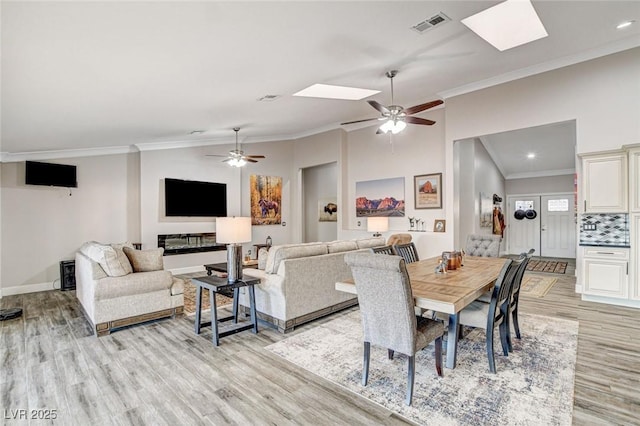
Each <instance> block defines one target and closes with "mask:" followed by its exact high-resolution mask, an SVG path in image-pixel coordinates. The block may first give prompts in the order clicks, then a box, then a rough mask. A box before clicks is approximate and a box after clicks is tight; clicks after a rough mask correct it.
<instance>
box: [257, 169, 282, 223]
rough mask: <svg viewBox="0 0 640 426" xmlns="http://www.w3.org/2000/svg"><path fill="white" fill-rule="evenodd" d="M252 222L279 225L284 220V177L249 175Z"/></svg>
mask: <svg viewBox="0 0 640 426" xmlns="http://www.w3.org/2000/svg"><path fill="white" fill-rule="evenodd" d="M249 192H250V193H251V224H252V225H279V224H280V223H281V222H282V178H281V177H280V176H261V175H251V176H249Z"/></svg>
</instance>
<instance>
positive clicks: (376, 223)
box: [367, 217, 389, 232]
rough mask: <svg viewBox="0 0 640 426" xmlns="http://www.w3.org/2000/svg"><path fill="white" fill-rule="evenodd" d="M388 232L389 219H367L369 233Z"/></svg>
mask: <svg viewBox="0 0 640 426" xmlns="http://www.w3.org/2000/svg"><path fill="white" fill-rule="evenodd" d="M388 230H389V218H388V217H370V218H368V219H367V232H387V231H388Z"/></svg>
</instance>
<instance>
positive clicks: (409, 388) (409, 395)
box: [405, 355, 416, 405]
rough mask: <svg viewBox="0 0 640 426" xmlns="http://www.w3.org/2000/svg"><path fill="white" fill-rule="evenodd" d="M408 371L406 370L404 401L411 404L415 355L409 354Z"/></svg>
mask: <svg viewBox="0 0 640 426" xmlns="http://www.w3.org/2000/svg"><path fill="white" fill-rule="evenodd" d="M408 367H409V368H408V369H407V370H408V372H407V399H406V401H405V403H406V404H407V405H411V400H412V399H413V381H414V379H415V375H416V357H415V355H414V356H410V357H409V360H408Z"/></svg>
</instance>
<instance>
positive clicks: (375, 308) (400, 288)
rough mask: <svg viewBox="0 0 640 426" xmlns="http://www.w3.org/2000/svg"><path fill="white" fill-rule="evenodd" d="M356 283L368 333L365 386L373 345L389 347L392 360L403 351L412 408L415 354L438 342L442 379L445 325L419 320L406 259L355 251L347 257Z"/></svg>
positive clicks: (437, 358) (366, 336)
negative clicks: (397, 353) (405, 357)
mask: <svg viewBox="0 0 640 426" xmlns="http://www.w3.org/2000/svg"><path fill="white" fill-rule="evenodd" d="M344 259H345V262H346V263H347V265H349V266H350V267H351V272H352V274H353V278H354V281H355V284H356V291H357V293H358V302H359V304H360V314H361V318H362V327H363V331H364V360H363V368H362V385H363V386H366V385H367V381H368V379H369V361H370V355H371V345H372V344H373V345H375V346H380V347H383V348H387V350H388V353H389V357H390V358H393V353H394V352H399V353H401V354H404V355H406V356H407V357H408V372H407V395H406V400H405V403H406V404H407V405H411V400H412V398H413V384H414V379H415V354H416V352H418V351H420V350H422V349H424V348H426V347H427V346H428V345H429V343H430V342H432V341H434V340H435V357H436V359H435V361H436V371H437V374H438V376H442V335H443V334H444V326H443V324H441V323H439V322H437V321H433V320H431V319H428V318H417V317H416V316H415V314H414V311H413V306H414V300H413V293H412V292H411V282H410V281H409V275H408V274H407V269H406V266H405V262H404V260H402V258H401V257H399V256H380V255H377V254H373V253H364V252H351V253H347V254H346V255H345V258H344Z"/></svg>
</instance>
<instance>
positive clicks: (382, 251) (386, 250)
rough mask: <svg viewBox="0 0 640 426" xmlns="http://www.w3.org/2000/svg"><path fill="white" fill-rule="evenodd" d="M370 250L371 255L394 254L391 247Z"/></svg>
mask: <svg viewBox="0 0 640 426" xmlns="http://www.w3.org/2000/svg"><path fill="white" fill-rule="evenodd" d="M370 250H371V253H374V254H390V255H394V254H395V253H394V251H393V247H392V246H380V247H371V249H370Z"/></svg>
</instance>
